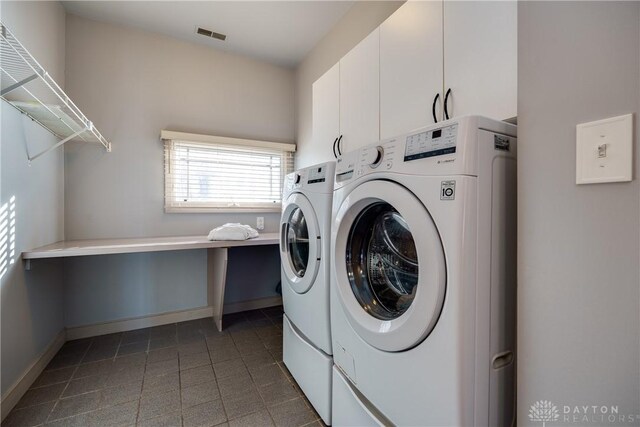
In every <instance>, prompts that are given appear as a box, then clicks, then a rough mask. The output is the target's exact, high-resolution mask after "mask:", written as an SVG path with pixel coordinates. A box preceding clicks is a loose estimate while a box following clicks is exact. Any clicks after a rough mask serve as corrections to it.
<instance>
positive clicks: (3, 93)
mask: <svg viewBox="0 0 640 427" xmlns="http://www.w3.org/2000/svg"><path fill="white" fill-rule="evenodd" d="M38 77H39V76H38V75H37V74H32V75H30V76H29V77H27V78H24V79H22V80H20V81H19V82H16V83H14V84H12V85H11V86H9V87H6V88H4V89H2V91H1V92H0V96H5V95H6V94H8V93H9V92H11V91H13V90H16V89H18V88H19V87H20V86H24V85H26V84H27V83H29V82H30V81H31V80H34V79H37V78H38Z"/></svg>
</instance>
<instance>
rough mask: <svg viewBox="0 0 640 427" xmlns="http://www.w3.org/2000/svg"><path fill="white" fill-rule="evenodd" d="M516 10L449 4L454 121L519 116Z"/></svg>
mask: <svg viewBox="0 0 640 427" xmlns="http://www.w3.org/2000/svg"><path fill="white" fill-rule="evenodd" d="M517 7H518V5H517V2H515V1H479V2H475V1H460V2H458V1H447V2H445V5H444V61H445V68H444V77H445V88H447V89H448V88H451V91H452V92H451V99H450V101H449V104H448V105H449V110H450V111H449V117H453V116H462V115H467V114H480V115H483V116H488V117H491V118H494V119H498V120H504V119H507V118H511V117H515V116H516V115H517V78H518V75H517V74H518V73H517V71H518V69H517V66H518V64H517V59H518V55H517V48H518V46H517V44H518V43H517V41H518V14H517V12H518V9H517ZM451 110H453V112H452V111H451Z"/></svg>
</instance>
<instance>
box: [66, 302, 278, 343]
mask: <svg viewBox="0 0 640 427" xmlns="http://www.w3.org/2000/svg"><path fill="white" fill-rule="evenodd" d="M276 305H282V297H279V296H277V297H267V298H258V299H254V300H249V301H241V302H236V303H231V304H225V305H224V310H223V313H224V314H231V313H238V312H240V311H247V310H257V309H259V308H267V307H273V306H276ZM212 316H213V307H199V308H192V309H188V310H180V311H172V312H169V313H161V314H152V315H149V316H140V317H132V318H129V319H121V320H114V321H112V322H103V323H94V324H92V325H83V326H71V327H67V340H77V339H80V338H87V337H95V336H98V335H105V334H113V333H116V332H125V331H131V330H134V329H141V328H149V327H152V326H160V325H166V324H169V323H177V322H186V321H187V320H194V319H202V318H204V317H212Z"/></svg>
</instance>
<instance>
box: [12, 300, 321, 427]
mask: <svg viewBox="0 0 640 427" xmlns="http://www.w3.org/2000/svg"><path fill="white" fill-rule="evenodd" d="M224 327H225V328H224V331H223V332H221V333H220V332H218V331H217V330H216V329H215V327H214V325H213V321H212V319H211V318H208V319H200V320H193V321H189V322H183V323H177V324H171V325H164V326H157V327H153V328H147V329H140V330H135V331H129V332H124V333H118V334H111V335H103V336H99V337H95V338H88V339H83V340H77V341H69V342H67V343H66V344H65V345H64V346H63V347H62V349H61V350H60V351H59V352H58V354H57V355H56V356H55V357H54V359H53V360H52V361H51V363H49V365H48V366H47V368H46V369H45V371H44V372H43V373H42V375H40V377H39V378H38V379H37V380H36V382H35V383H34V384H33V386H32V388H31V389H30V390H29V391H27V393H26V394H25V395H24V397H23V398H22V399H21V400H20V402H19V403H18V404H17V405H16V407H15V408H14V410H13V411H12V412H11V413H10V414H9V415H8V416H7V418H6V419H5V421H4V422H3V423H2V427H5V426H6V427H9V426H36V425H47V426H82V427H85V426H171V427H173V426H184V427H191V426H217V425H220V426H229V427H233V426H273V425H276V426H303V425H309V426H314V427H315V426H318V427H320V426H322V425H323V424H322V421H321V420H320V419H319V417H318V415H317V414H316V412H315V411H314V410H313V408H312V407H311V405H310V404H309V402H308V401H307V400H306V398H305V397H304V395H303V394H302V391H301V390H300V389H299V388H298V386H297V384H296V383H295V381H294V380H293V379H292V378H291V375H290V373H289V372H288V371H287V369H286V367H285V366H284V364H283V363H282V307H273V308H268V309H264V310H255V311H250V312H245V313H238V314H233V315H229V316H225V318H224Z"/></svg>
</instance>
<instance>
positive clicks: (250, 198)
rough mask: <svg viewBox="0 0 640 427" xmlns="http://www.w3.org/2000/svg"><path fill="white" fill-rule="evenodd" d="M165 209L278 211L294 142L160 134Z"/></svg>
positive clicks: (290, 163)
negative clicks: (163, 144) (162, 154)
mask: <svg viewBox="0 0 640 427" xmlns="http://www.w3.org/2000/svg"><path fill="white" fill-rule="evenodd" d="M161 138H162V139H163V140H164V141H165V149H164V153H165V165H164V171H165V172H164V176H165V211H166V212H217V211H235V212H242V211H263V212H266V211H279V210H280V209H281V202H282V183H283V182H284V177H285V175H286V174H288V173H290V172H292V171H293V152H294V150H295V145H294V144H281V143H277V142H266V141H252V140H246V139H234V138H224V137H216V136H207V135H195V134H184V133H179V132H170V131H162V135H161Z"/></svg>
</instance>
